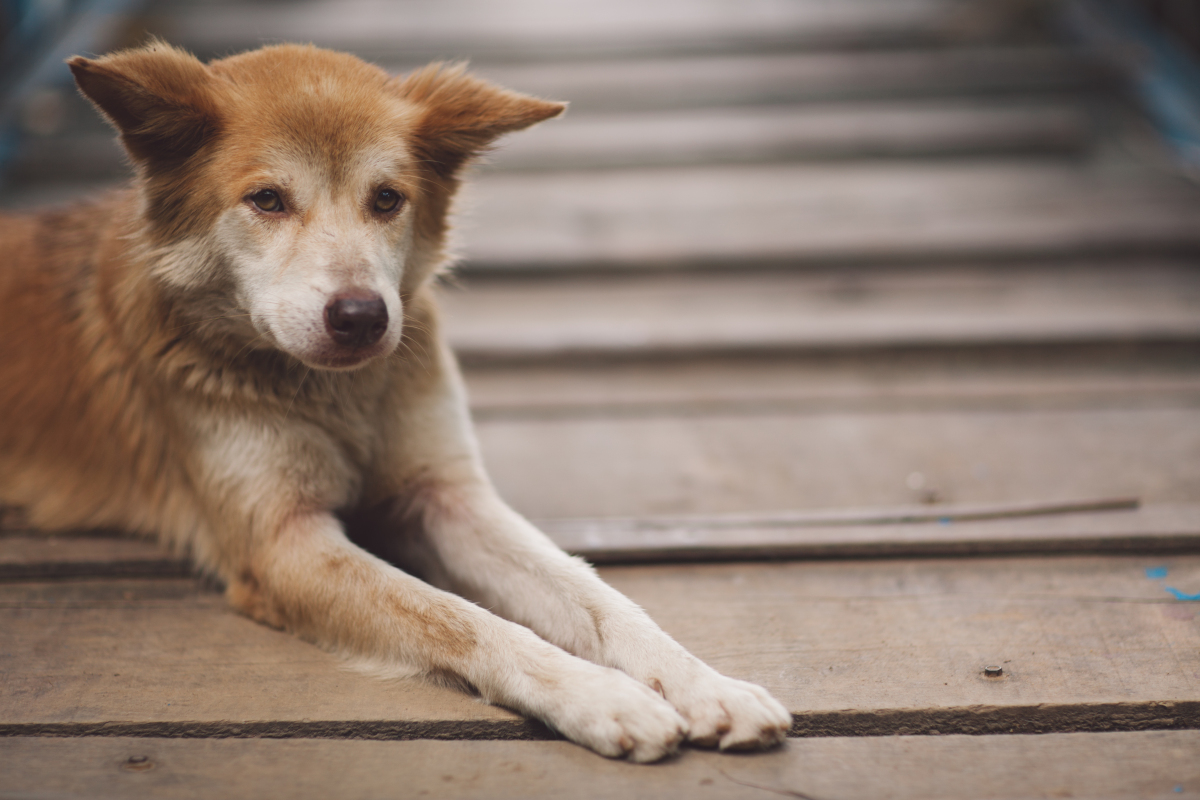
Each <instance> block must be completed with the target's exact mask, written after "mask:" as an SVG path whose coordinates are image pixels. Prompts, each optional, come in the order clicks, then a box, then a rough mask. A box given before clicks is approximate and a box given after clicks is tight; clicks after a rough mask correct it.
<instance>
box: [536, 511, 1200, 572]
mask: <svg viewBox="0 0 1200 800" xmlns="http://www.w3.org/2000/svg"><path fill="white" fill-rule="evenodd" d="M916 511H917V510H915V509H914V516H915V512H916ZM924 511H925V514H926V515H927V516H930V517H933V519H932V520H929V521H915V520H914V521H911V522H877V523H874V524H872V523H866V522H860V523H854V522H849V521H843V522H838V523H834V522H830V521H828V519H829V518H830V517H836V516H838V515H834V514H826V515H812V516H809V515H802V514H793V515H789V516H782V517H777V518H774V519H772V518H769V517H767V518H765V519H760V520H759V521H758V522H755V521H754V520H753V519H752V518H749V519H748V518H747V516H746V515H731V516H726V517H722V516H715V517H700V518H685V519H672V518H669V517H668V518H653V517H651V518H648V519H633V520H628V519H624V520H623V519H592V520H541V521H539V526H540V527H541V528H542V529H543V530H544V531H546V533H548V534H549V535H550V537H551V538H552V539H554V540H555V541H556V542H557V543H558V544H559V546H561V547H562V548H564V549H565V550H569V551H570V552H573V553H578V554H579V555H582V556H583V557H585V558H587V559H588V560H589V561H591V562H593V563H598V564H610V563H620V564H631V563H652V562H673V563H678V562H682V561H731V560H735V559H750V560H760V559H769V558H806V559H811V558H863V557H867V558H878V557H894V558H900V557H904V558H913V557H922V556H931V555H942V556H946V555H956V556H961V555H994V554H1024V555H1027V554H1031V553H1043V554H1052V553H1072V552H1088V553H1097V552H1137V553H1154V552H1191V553H1195V552H1200V506H1196V505H1190V504H1163V505H1158V506H1150V507H1146V508H1141V509H1136V510H1135V509H1129V510H1125V511H1122V512H1120V513H1113V512H1112V511H1108V512H1093V513H1073V514H1065V515H1037V516H1033V515H1031V516H1030V517H1023V518H994V519H987V520H979V519H974V520H971V519H967V520H961V519H955V516H954V515H955V513H956V508H955V507H949V508H945V507H940V506H933V507H930V506H926V507H924ZM822 517H825V518H826V520H827V521H826V522H825V523H824V524H822V523H820V522H819V521H818V520H820V519H821V518H822Z"/></svg>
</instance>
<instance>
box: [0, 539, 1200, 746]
mask: <svg viewBox="0 0 1200 800" xmlns="http://www.w3.org/2000/svg"><path fill="white" fill-rule="evenodd" d="M601 572H602V575H603V577H604V578H605V579H606V580H607V581H609V582H610V583H611V584H613V585H614V586H615V587H616V588H617V589H619V590H621V591H622V592H625V593H626V594H628V595H629V596H630V597H631V598H632V599H633V600H634V601H635V602H637V603H639V604H640V605H642V606H643V607H644V608H646V610H647V611H648V612H649V613H650V614H651V615H652V616H653V617H654V618H655V619H656V620H657V621H658V622H659V623H660V624H661V625H662V626H663V627H664V629H666V630H667V631H668V632H669V633H671V634H672V635H673V636H675V637H676V638H677V639H678V640H679V641H680V642H681V643H682V644H684V645H685V646H687V647H688V648H689V649H691V650H692V652H694V653H695V654H696V655H697V656H699V657H700V658H702V659H705V660H706V661H708V662H709V663H710V664H712V665H713V666H714V667H716V668H717V669H719V670H721V671H723V672H726V673H728V674H730V675H734V676H736V677H741V678H745V679H748V680H753V681H756V682H759V683H762V684H763V685H764V686H766V687H767V688H768V689H770V690H771V691H772V692H773V693H774V694H775V695H776V696H777V697H778V698H779V699H780V700H781V701H782V702H783V703H784V704H785V705H787V706H788V707H789V708H790V709H791V710H792V711H793V713H794V714H795V717H796V722H795V733H796V735H801V736H803V735H822V736H838V735H881V734H896V733H932V732H933V731H937V732H940V733H972V734H986V733H999V732H1009V733H1022V732H1025V733H1033V732H1039V733H1051V732H1068V731H1110V730H1112V731H1119V730H1146V729H1163V728H1192V727H1200V702H1198V701H1197V700H1196V698H1197V691H1198V690H1200V683H1198V681H1200V678H1198V677H1197V675H1198V674H1200V629H1197V627H1196V625H1195V619H1196V614H1197V609H1198V608H1200V606H1197V605H1196V604H1195V603H1189V602H1186V601H1181V600H1178V599H1176V598H1175V596H1174V595H1173V594H1172V593H1171V592H1170V591H1168V587H1171V588H1176V589H1178V590H1179V591H1181V592H1196V591H1200V556H1195V555H1191V556H1185V555H1177V556H1149V557H1148V556H1107V557H1097V556H1070V557H1060V558H1044V557H1043V558H1024V559H1023V558H988V559H933V560H921V559H913V560H906V561H893V560H870V561H823V562H811V563H804V562H795V563H779V564H719V565H718V564H714V565H691V566H642V567H608V568H604V569H603V570H601ZM0 616H2V617H3V620H4V621H3V627H4V630H5V631H6V636H5V641H6V647H5V651H4V653H2V654H0V659H2V662H0V668H2V670H3V673H4V675H5V680H4V683H3V688H2V689H0V733H3V734H4V735H9V736H11V735H140V736H165V737H177V736H185V737H196V736H200V737H211V736H217V737H222V736H266V737H270V738H276V737H280V736H284V737H290V736H301V737H319V738H329V737H334V738H337V737H353V738H544V737H545V736H546V735H547V733H546V731H545V729H543V728H541V727H540V726H537V725H535V724H533V723H530V722H527V721H524V720H522V719H520V718H519V717H517V716H516V715H513V714H511V713H510V712H507V711H504V710H502V709H497V708H494V707H489V706H485V705H482V704H479V703H477V702H475V701H473V700H472V699H470V698H469V697H467V696H465V695H463V694H460V693H458V692H455V691H452V690H449V689H443V688H438V687H434V686H431V685H429V684H426V683H424V682H422V681H419V680H416V679H407V680H396V681H388V682H381V681H379V680H378V679H374V678H369V677H364V676H360V675H358V674H355V673H353V672H350V671H347V670H346V669H345V668H344V666H342V665H341V664H340V662H339V661H338V660H337V659H336V658H335V657H333V656H331V655H328V654H326V653H324V652H322V651H320V650H318V649H316V648H314V647H312V646H310V645H307V644H305V643H303V642H301V641H300V640H298V639H296V638H295V637H292V636H289V635H287V634H284V633H281V632H278V631H275V630H271V629H269V628H266V627H264V626H261V625H258V624H256V623H253V622H251V621H249V620H247V619H245V618H243V617H240V616H238V615H236V614H233V613H232V612H230V611H228V610H227V609H226V608H225V607H224V603H223V600H222V598H221V596H220V595H219V594H217V593H215V592H213V591H211V590H208V589H205V588H204V587H203V586H202V585H200V584H199V583H197V582H196V581H193V580H188V579H178V578H176V579H141V580H116V579H113V580H58V581H53V582H36V581H35V582H8V583H3V584H0ZM116 632H119V633H116ZM985 665H999V666H1001V667H1002V669H1003V675H1002V676H1001V677H999V678H988V677H985V676H984V675H983V674H982V669H983V667H984V666H985Z"/></svg>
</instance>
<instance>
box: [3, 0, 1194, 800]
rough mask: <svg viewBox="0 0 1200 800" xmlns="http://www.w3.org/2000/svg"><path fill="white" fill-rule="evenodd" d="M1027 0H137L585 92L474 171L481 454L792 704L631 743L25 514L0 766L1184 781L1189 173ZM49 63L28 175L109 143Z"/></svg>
mask: <svg viewBox="0 0 1200 800" xmlns="http://www.w3.org/2000/svg"><path fill="white" fill-rule="evenodd" d="M1035 7H1037V8H1041V7H1040V6H1038V5H1037V4H1027V3H1026V4H1022V3H1003V2H998V3H975V4H963V3H959V2H955V1H954V0H902V1H897V0H842V2H839V3H826V2H820V1H819V0H796V1H795V2H792V1H791V0H764V2H758V3H753V4H729V3H725V2H718V0H702V2H691V1H690V0H689V2H687V3H684V2H682V0H670V1H669V2H663V3H641V2H633V1H632V0H614V2H611V3H606V4H603V5H594V6H588V7H585V6H580V5H578V4H572V5H569V6H566V5H562V4H558V3H551V2H547V0H519V2H514V3H505V4H501V5H497V4H493V3H487V2H482V0H447V2H440V3H436V4H429V3H417V2H415V0H414V1H412V2H398V3H387V4H383V3H377V2H374V0H353V2H350V3H333V2H329V0H311V2H306V3H303V4H294V5H293V6H290V7H289V8H288V10H287V11H286V13H283V12H281V10H280V7H279V6H278V5H277V4H273V3H268V2H265V0H253V1H252V2H239V3H235V2H232V0H208V1H207V2H205V3H202V4H193V3H184V2H180V1H179V0H160V2H154V3H151V4H149V7H148V10H147V15H146V17H145V18H144V19H143V20H141V25H142V27H143V28H144V29H145V30H147V31H150V32H154V33H157V34H160V35H163V36H164V37H166V38H167V39H168V40H170V41H174V42H179V43H182V44H184V45H186V46H188V47H191V48H193V49H194V50H195V51H196V52H198V53H200V54H202V55H205V56H208V55H213V54H221V53H225V52H229V51H232V50H236V49H238V48H242V47H251V46H255V45H257V44H258V43H260V42H261V41H275V40H281V39H282V40H289V39H298V40H303V41H314V42H315V43H317V44H320V45H326V46H334V47H339V48H342V49H348V50H352V51H354V52H357V53H359V54H361V55H363V56H365V57H368V58H370V59H372V60H374V61H376V62H377V63H380V64H381V65H384V66H385V67H387V68H388V69H391V70H393V71H402V70H405V69H408V68H411V67H412V66H415V65H418V64H420V63H422V62H424V61H425V60H428V59H431V58H465V57H470V58H472V59H473V62H474V67H475V68H476V69H477V70H478V71H479V72H481V73H482V74H484V75H487V76H489V77H491V78H493V79H494V80H497V81H498V82H501V83H504V84H505V85H509V86H512V87H514V88H518V89H523V90H525V91H530V92H534V93H540V94H543V95H545V96H552V97H555V98H559V99H564V100H569V101H571V104H572V105H571V111H570V114H569V115H568V116H567V117H566V118H565V119H564V120H562V121H556V122H552V123H550V124H547V125H545V126H542V127H541V128H538V129H535V130H533V131H531V132H529V133H528V134H527V135H524V136H522V137H515V138H514V139H513V141H512V142H511V143H510V144H508V145H506V146H504V147H502V148H501V149H500V150H499V151H498V152H497V153H496V154H495V155H494V156H493V157H492V159H491V163H490V164H488V165H486V166H483V167H481V168H480V169H479V170H478V171H477V173H476V175H475V176H474V178H473V180H472V182H471V184H470V185H469V187H468V190H467V192H466V196H465V198H464V203H463V204H462V208H461V209H460V212H459V223H458V236H459V238H460V242H461V251H462V252H463V253H464V254H465V257H464V262H463V264H462V265H461V268H460V270H459V277H458V278H457V279H455V280H454V281H451V282H448V283H447V285H446V286H444V287H443V288H442V290H441V291H442V294H443V299H444V305H445V309H446V319H447V328H448V332H449V335H450V338H451V340H452V341H453V343H454V345H455V347H456V349H457V350H458V352H459V353H460V355H461V357H462V360H463V363H464V366H465V374H466V379H467V383H468V387H469V390H470V393H471V402H472V410H473V413H474V415H475V418H476V421H477V424H478V429H479V435H480V441H481V444H482V447H483V449H484V453H485V457H486V459H487V463H488V465H489V468H490V470H491V472H492V473H493V476H494V478H495V480H496V482H497V484H498V485H499V487H500V489H501V492H502V493H503V494H504V495H505V496H506V497H507V498H508V499H509V500H510V501H511V502H512V503H513V504H514V505H515V506H516V507H517V508H518V509H519V510H521V511H522V512H524V513H526V514H528V515H530V516H532V517H534V518H536V519H538V520H540V521H542V523H543V525H544V527H545V528H546V529H547V531H548V532H549V533H550V534H551V535H552V536H554V537H555V538H556V539H557V540H558V541H559V542H560V543H562V544H563V545H564V546H566V547H567V548H569V549H572V550H574V551H575V552H581V553H584V554H586V555H589V556H590V557H593V558H594V559H596V560H597V561H600V562H603V563H604V564H605V565H604V566H602V567H601V572H602V574H603V576H604V577H605V578H606V579H607V580H608V581H610V582H611V583H613V584H614V585H615V586H616V587H617V588H619V589H620V590H621V591H623V592H626V593H627V594H629V595H630V596H631V597H632V598H633V599H634V600H636V601H637V602H639V603H640V604H642V605H643V606H645V607H646V608H647V609H648V610H649V611H650V613H651V614H652V615H654V616H655V618H656V619H657V620H658V621H659V622H660V623H661V624H662V625H663V627H664V628H666V629H667V630H668V631H669V632H670V633H672V634H673V635H675V636H676V637H677V638H679V639H680V641H682V642H683V643H684V644H685V645H687V646H688V647H689V648H691V649H692V650H693V651H694V652H695V653H696V654H697V655H699V656H700V657H702V658H704V659H706V660H708V661H709V662H710V663H712V664H713V665H714V666H716V667H717V668H718V669H721V670H723V671H725V672H727V673H728V674H731V675H734V676H737V677H742V678H746V679H750V680H755V681H758V682H760V683H762V684H763V685H765V686H767V687H768V688H769V689H770V690H771V691H772V692H774V693H775V694H776V696H778V697H779V698H780V699H781V701H783V702H784V703H785V704H786V705H787V706H788V707H789V709H790V710H791V711H792V712H793V715H794V720H795V724H794V727H793V731H792V738H791V739H790V740H789V741H788V743H787V744H786V746H785V747H784V748H782V749H780V750H778V751H775V752H771V753H766V754H757V755H749V756H723V755H720V754H715V753H710V752H704V751H699V750H687V751H685V752H684V753H683V754H682V755H681V756H680V757H679V758H676V759H673V760H671V761H669V762H667V763H665V764H662V765H659V766H657V767H653V768H645V767H635V766H633V765H629V764H625V763H621V762H611V761H606V760H604V759H601V758H599V757H596V756H593V755H591V754H589V753H586V752H584V751H582V750H580V749H579V748H575V747H573V746H571V745H568V744H566V743H564V742H561V741H554V740H553V734H552V733H551V732H550V731H548V730H546V729H545V728H544V727H543V726H541V725H539V724H536V723H532V722H529V721H527V720H523V719H521V718H520V717H519V716H517V715H515V714H513V713H511V712H509V711H507V710H504V709H499V708H494V707H489V706H485V705H483V704H481V703H479V702H478V701H476V700H474V699H473V698H470V697H467V696H465V695H462V694H460V693H458V692H455V691H451V690H448V689H443V688H439V687H435V686H430V685H428V684H425V683H423V682H420V681H416V680H409V679H398V680H392V681H387V682H381V681H379V680H377V679H375V678H372V677H368V676H365V675H362V674H359V673H357V672H354V671H353V670H351V669H349V668H347V667H346V666H345V665H344V664H342V663H340V662H339V661H338V660H337V659H336V658H334V657H333V656H331V655H329V654H326V653H324V652H321V651H319V650H317V649H316V648H314V647H312V646H310V645H308V644H305V643H303V642H301V641H299V640H297V639H295V638H293V637H290V636H287V635H284V634H282V633H279V632H277V631H273V630H270V629H267V628H265V627H263V626H260V625H257V624H255V623H252V622H250V621H249V620H247V619H245V618H242V617H240V616H238V615H236V614H234V613H232V612H230V611H229V610H228V609H226V608H225V606H224V603H223V601H222V598H221V595H220V591H219V587H216V586H213V585H212V584H211V583H209V582H207V581H205V580H203V579H198V578H195V577H192V576H190V575H189V573H188V571H187V566H186V564H185V563H184V562H182V561H181V560H179V559H178V558H176V557H175V556H174V555H172V554H170V553H166V552H163V551H161V550H159V549H158V547H157V546H156V545H153V544H151V543H147V542H137V541H128V540H121V539H113V538H111V537H105V536H99V535H94V534H87V535H80V536H63V537H55V538H46V537H43V536H40V535H38V534H36V532H30V531H26V530H24V529H22V527H21V523H20V518H19V514H11V515H6V516H3V517H0V776H2V777H0V797H4V798H8V797H12V798H17V797H20V798H32V797H39V798H40V797H81V796H88V797H138V796H154V797H200V796H204V797H211V796H222V797H242V796H246V797H249V796H256V797H257V796H264V795H286V796H294V797H328V796H331V795H335V794H336V795H337V796H344V797H379V796H390V795H394V794H400V795H404V796H436V797H558V796H578V797H588V798H590V797H596V798H599V797H664V796H688V797H692V796H695V797H743V796H745V797H751V796H755V797H758V796H769V795H776V796H793V797H807V798H822V799H823V800H824V799H826V798H843V797H846V798H849V797H870V798H888V797H895V798H908V797H913V798H916V797H922V798H924V797H931V798H937V797H962V796H988V797H998V798H999V797H1012V798H1017V797H1022V798H1023V797H1070V796H1077V797H1083V796H1087V797H1200V768H1198V767H1197V765H1198V764H1200V604H1198V603H1197V602H1196V597H1197V595H1198V594H1200V270H1198V269H1197V257H1198V255H1200V189H1197V187H1196V186H1195V185H1194V184H1191V183H1189V182H1187V181H1186V180H1183V179H1182V178H1180V177H1179V176H1178V175H1176V174H1174V173H1173V172H1172V171H1171V169H1170V160H1169V157H1168V156H1167V155H1166V152H1165V151H1164V150H1163V148H1162V146H1161V144H1159V143H1158V142H1157V140H1156V139H1155V138H1154V136H1153V135H1152V133H1151V132H1149V130H1148V127H1147V124H1146V123H1145V120H1144V119H1143V118H1142V116H1141V113H1140V112H1139V111H1138V109H1137V108H1136V107H1134V106H1132V105H1131V104H1130V102H1129V100H1128V99H1127V97H1126V96H1125V95H1124V94H1123V93H1122V91H1121V86H1120V78H1119V75H1118V74H1117V73H1116V72H1115V71H1114V70H1113V69H1112V68H1111V67H1110V66H1109V65H1108V64H1107V63H1106V62H1105V61H1103V60H1102V59H1100V58H1098V57H1097V55H1096V54H1095V53H1090V52H1087V51H1083V50H1080V49H1078V48H1076V47H1073V46H1070V45H1068V44H1065V43H1064V42H1063V41H1061V39H1060V38H1058V35H1057V34H1056V33H1055V29H1054V27H1053V25H1052V24H1051V20H1048V19H1047V18H1046V16H1045V14H1042V13H1041V11H1033V10H1032V9H1034V8H1035ZM61 104H62V112H63V113H62V117H63V120H64V122H63V124H62V126H61V127H60V128H59V129H58V130H46V131H43V132H42V133H39V134H32V133H31V134H30V135H29V136H28V137H27V140H26V143H25V144H26V146H25V148H24V149H23V151H22V152H21V153H20V154H19V155H18V156H17V158H16V160H15V161H14V163H13V164H12V166H11V169H10V170H9V173H8V175H7V180H6V182H5V183H4V184H3V185H2V186H0V206H2V207H6V208H25V207H29V206H31V205H33V204H35V203H38V202H45V201H58V200H61V199H64V198H68V197H72V196H76V195H78V194H80V193H81V192H83V191H86V190H88V189H90V188H95V187H98V186H104V185H109V184H111V183H112V182H113V181H115V180H118V179H120V177H121V176H122V175H123V171H124V169H125V167H124V162H123V159H122V157H121V156H120V153H119V151H118V150H116V149H115V147H114V146H113V144H112V141H111V137H109V136H108V134H107V133H106V132H105V130H104V128H103V126H102V125H101V124H100V123H99V122H98V121H97V119H96V117H95V115H94V113H93V112H91V111H90V110H89V109H88V108H87V107H86V105H85V104H84V103H83V102H82V101H80V100H78V99H77V98H73V97H71V96H69V95H66V96H63V97H62V98H61ZM1080 501H1082V504H1081V505H1079V507H1078V508H1076V510H1074V511H1072V510H1071V504H1072V503H1077V502H1080ZM1064 502H1065V503H1066V504H1067V506H1063V503H1064ZM1056 509H1057V510H1056ZM768 559H774V560H768ZM652 562H653V563H652ZM695 562H704V563H695ZM988 665H997V666H1001V667H1002V668H1003V674H1002V675H1001V676H999V677H987V676H985V675H984V673H983V668H984V667H985V666H988ZM131 758H132V759H133V760H130V759H131Z"/></svg>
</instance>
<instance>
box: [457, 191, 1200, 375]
mask: <svg viewBox="0 0 1200 800" xmlns="http://www.w3.org/2000/svg"><path fill="white" fill-rule="evenodd" d="M1197 209H1198V210H1200V205H1198V206H1197ZM1198 229H1200V228H1198ZM464 285H465V287H466V290H465V291H463V290H447V291H444V292H443V293H442V300H443V307H444V308H445V312H446V313H445V317H446V320H447V333H448V335H449V337H450V341H451V343H452V344H453V346H454V347H455V350H456V351H457V353H458V354H459V357H460V358H461V359H463V360H464V361H466V362H468V363H487V362H490V361H496V362H504V363H513V362H519V361H535V360H547V359H554V360H558V361H560V362H566V361H570V360H579V359H597V358H599V359H613V358H657V359H665V358H669V357H681V356H690V357H695V356H696V355H699V354H709V355H711V354H737V355H747V354H763V353H789V354H796V353H803V352H805V351H814V350H816V351H821V350H839V349H849V350H854V349H860V350H861V349H864V348H871V347H875V348H893V349H895V348H904V347H909V348H914V347H938V346H941V347H972V346H974V347H988V346H998V345H1026V346H1028V345H1031V344H1037V345H1038V346H1053V345H1055V344H1083V343H1093V344H1095V343H1106V344H1109V345H1114V344H1115V345H1119V346H1127V345H1130V344H1136V343H1138V342H1163V341H1166V342H1170V341H1175V342H1182V341H1188V340H1192V339H1195V338H1198V337H1200V272H1198V271H1197V270H1196V269H1195V268H1194V267H1193V266H1192V265H1191V264H1189V263H1184V262H1180V261H1175V262H1172V261H1169V260H1156V259H1138V260H1128V261H1121V262H1118V263H1116V264H1112V263H1109V264H1105V263H1093V264H1091V265H1086V266H1079V265H1066V264H1063V265H1039V266H1031V267H1022V266H1016V265H1014V266H1012V267H1010V268H1008V269H1004V270H997V269H995V268H992V269H986V268H984V267H982V266H980V267H976V268H974V269H972V268H970V267H949V266H948V267H946V268H942V269H937V268H931V267H925V268H910V269H906V270H903V271H900V272H899V273H897V272H893V271H890V270H876V271H868V272H865V273H852V274H845V273H842V272H837V271H831V272H825V271H817V272H813V273H808V272H799V273H788V272H783V273H779V272H775V273H771V272H768V273H752V272H747V271H742V272H736V273H732V274H730V273H721V274H709V275H704V274H701V275H697V274H689V273H675V274H666V275H660V274H642V275H624V276H619V277H617V276H606V277H598V276H597V277H590V278H585V277H578V278H575V279H571V280H567V279H563V280H558V281H555V280H540V281H535V280H523V281H512V280H504V279H503V278H499V277H493V278H484V277H476V278H474V279H470V280H467V281H466V282H465V284H464Z"/></svg>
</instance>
